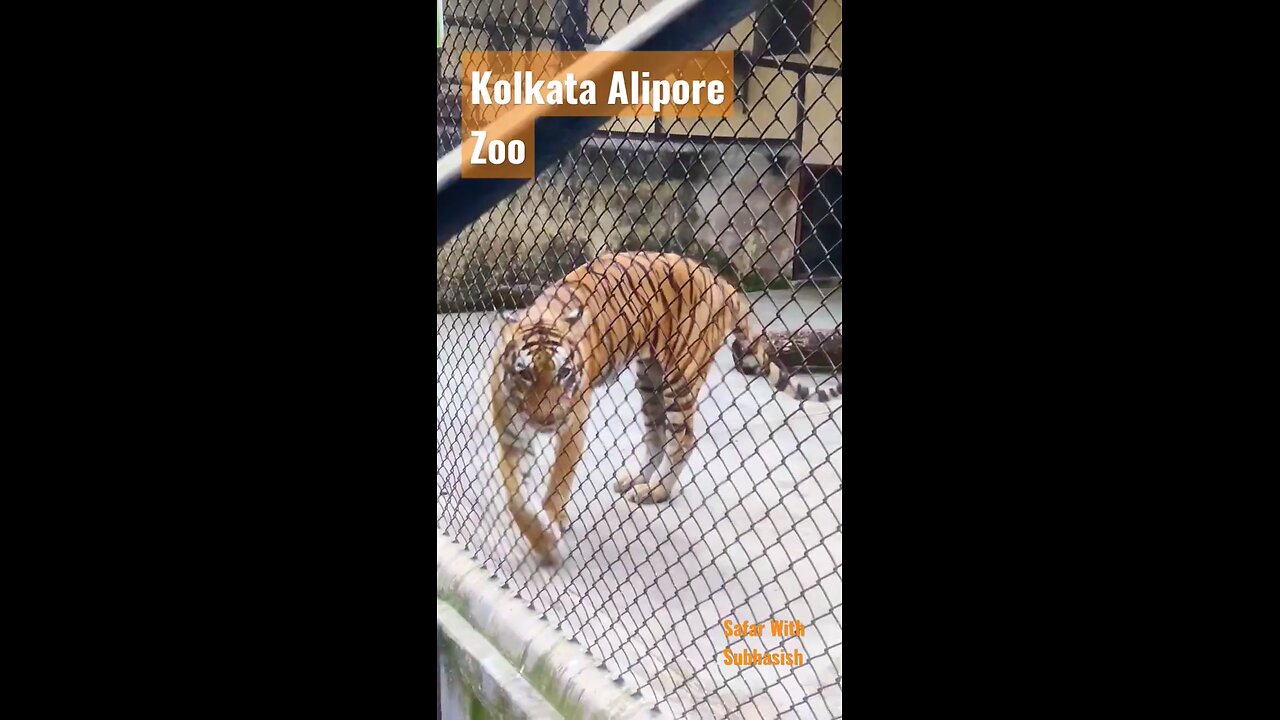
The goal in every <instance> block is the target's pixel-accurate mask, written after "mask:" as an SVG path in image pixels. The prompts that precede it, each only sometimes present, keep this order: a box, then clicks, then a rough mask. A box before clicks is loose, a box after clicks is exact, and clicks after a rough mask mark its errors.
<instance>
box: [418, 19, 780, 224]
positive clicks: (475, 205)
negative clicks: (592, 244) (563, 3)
mask: <svg viewBox="0 0 1280 720" xmlns="http://www.w3.org/2000/svg"><path fill="white" fill-rule="evenodd" d="M761 5H763V0H665V2H663V3H662V4H660V5H658V6H657V7H655V8H654V9H652V10H650V11H648V12H646V13H645V14H644V15H642V16H640V17H639V18H637V19H636V20H634V21H633V22H631V24H629V25H627V27H626V29H624V30H623V31H621V32H619V33H618V34H617V35H615V36H613V37H612V38H610V39H609V40H608V41H606V42H605V43H604V44H602V45H601V46H600V47H599V48H597V49H598V50H602V51H619V50H626V51H639V52H652V51H680V50H686V51H687V50H700V49H702V48H704V47H706V46H707V45H709V44H710V43H712V42H714V41H715V40H716V39H717V38H719V37H720V36H721V35H723V34H724V33H725V32H727V31H728V30H729V29H730V28H731V27H733V25H734V24H736V23H737V22H738V21H739V20H741V19H742V18H744V17H746V16H747V15H748V14H750V13H751V12H752V11H754V10H756V9H758V8H759V7H760V6H761ZM580 62H582V61H580ZM571 70H572V68H571ZM579 76H580V77H583V75H581V74H579ZM544 112H545V110H544V109H542V108H529V112H528V113H527V114H526V116H525V118H526V121H527V122H530V123H534V122H535V121H537V122H536V123H535V125H534V154H535V157H534V174H535V175H537V174H538V173H540V172H542V171H543V170H545V169H546V168H548V167H550V166H551V165H553V164H555V163H557V162H559V160H560V158H561V156H563V155H564V153H566V152H568V151H569V150H570V149H571V148H572V147H573V146H574V145H576V144H577V143H579V142H581V141H582V139H583V138H585V137H587V136H588V135H590V134H591V133H592V131H594V130H595V129H596V128H598V127H600V126H601V125H603V124H604V123H605V122H606V121H608V120H609V118H606V117H557V118H547V117H543V113H544ZM461 180H462V147H461V146H459V147H456V148H454V149H453V151H452V152H450V153H449V154H448V155H445V156H444V157H442V158H440V159H439V160H438V161H436V201H437V203H438V205H437V211H436V247H440V246H442V245H444V244H445V243H447V242H448V241H449V240H450V239H452V238H453V236H455V235H457V234H458V232H459V231H460V230H462V229H463V228H464V227H466V226H467V224H468V223H470V222H472V221H473V220H475V219H476V218H478V217H480V215H482V214H483V213H484V212H485V211H486V210H488V209H489V208H491V207H493V206H494V205H496V204H497V203H498V202H499V201H501V200H502V199H503V198H505V197H507V196H508V195H511V194H512V193H514V192H515V191H516V190H517V189H518V188H519V187H520V186H521V185H523V184H525V183H526V182H528V181H527V180H499V179H472V180H469V181H468V182H466V183H465V184H464V183H462V182H461Z"/></svg>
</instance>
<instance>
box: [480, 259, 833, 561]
mask: <svg viewBox="0 0 1280 720" xmlns="http://www.w3.org/2000/svg"><path fill="white" fill-rule="evenodd" d="M750 315H751V312H750V306H749V304H748V303H747V301H746V299H745V297H743V295H741V294H740V293H738V292H737V291H736V290H735V289H734V288H733V286H731V285H729V284H728V283H727V282H726V281H724V280H723V279H721V278H719V277H717V276H716V274H715V273H714V272H713V271H712V270H710V269H709V268H707V267H706V266H704V265H701V264H699V263H697V262H695V261H693V260H691V259H689V258H685V257H681V256H679V255H673V254H670V253H653V252H634V253H618V254H611V255H602V256H600V257H599V258H597V259H596V260H594V261H592V262H590V263H587V264H586V265H583V266H581V267H579V268H577V269H575V270H574V271H572V272H570V273H569V274H568V275H567V276H565V278H564V279H562V280H560V281H559V282H556V283H554V284H553V285H551V286H550V287H548V288H547V289H546V290H545V291H543V293H542V294H541V295H539V296H538V298H537V299H536V300H535V301H534V302H533V304H531V305H530V306H529V307H528V308H526V309H524V310H521V311H517V312H514V313H511V314H509V315H507V316H506V324H505V326H504V327H503V329H502V336H501V341H500V342H499V344H498V349H497V353H496V357H495V363H494V367H495V370H494V373H493V377H492V382H491V388H490V389H491V392H492V396H493V407H494V421H495V425H496V429H497V431H498V446H499V448H498V450H499V459H498V469H499V472H500V474H501V475H502V483H503V486H504V488H505V490H506V494H507V508H508V510H509V511H510V512H511V515H512V516H513V518H514V520H515V523H516V526H517V527H518V528H519V529H520V532H521V534H522V535H523V536H524V537H525V539H526V540H527V541H528V542H529V544H530V545H531V546H532V548H533V550H534V552H535V553H536V554H537V556H538V558H539V561H540V563H541V564H543V565H558V564H559V562H560V558H559V554H558V552H557V545H558V544H559V541H560V538H561V536H562V535H563V532H564V530H565V529H566V528H567V527H568V517H567V515H566V513H565V504H566V503H567V502H568V499H569V493H570V491H571V489H572V485H573V475H574V470H575V468H576V467H577V465H578V461H579V460H580V459H581V457H582V450H583V444H584V442H585V440H586V438H585V437H584V435H583V432H584V430H583V428H584V426H585V424H586V421H587V411H588V406H589V404H590V400H591V391H592V390H593V389H594V388H597V387H600V386H601V385H604V384H607V383H610V382H612V381H613V380H614V379H615V378H616V377H617V375H618V373H619V372H620V371H621V370H623V369H624V368H626V367H627V366H628V365H631V364H633V363H634V365H635V368H636V388H637V389H638V390H639V391H640V395H641V397H642V399H643V402H642V408H643V413H642V415H643V418H642V419H643V422H644V428H645V435H644V447H645V452H646V456H645V457H644V458H643V465H642V469H641V470H640V473H639V475H633V474H631V473H630V472H628V471H627V470H623V471H622V472H621V473H619V475H618V476H617V478H616V479H615V482H614V489H615V490H617V491H618V492H620V493H625V496H626V498H627V499H628V500H630V501H631V502H635V503H661V502H666V501H668V500H670V499H671V498H672V497H673V496H674V495H675V492H676V487H677V481H678V477H679V475H680V472H681V470H683V469H684V466H685V461H686V459H687V458H688V455H689V452H690V451H691V450H692V449H693V446H694V442H695V439H696V438H695V434H694V424H693V423H694V413H695V409H696V408H697V400H698V392H699V391H700V390H701V389H702V385H703V383H704V382H705V381H706V378H707V372H708V370H709V369H710V368H711V364H712V359H713V358H714V356H715V354H716V352H717V351H718V350H719V349H720V348H721V347H722V346H723V345H724V341H725V339H726V338H727V337H728V336H729V335H730V334H732V335H733V336H734V340H733V342H734V349H735V351H737V352H739V353H740V354H741V356H742V365H743V368H744V369H747V370H752V371H755V372H756V374H759V375H762V376H764V377H767V378H768V381H769V384H770V385H772V386H773V387H774V388H775V389H776V390H778V391H780V392H783V393H785V394H787V395H790V396H791V397H793V398H795V399H797V400H801V401H803V400H814V401H817V402H827V401H828V400H831V399H833V398H835V397H838V396H839V395H840V393H841V391H842V389H843V388H842V386H841V385H839V384H837V386H836V388H835V390H834V391H833V392H828V391H825V390H818V391H816V392H814V391H813V390H812V389H811V388H809V387H807V386H804V385H799V384H796V383H793V382H792V381H791V377H790V374H789V372H788V371H787V369H786V368H784V367H783V366H782V365H780V364H779V363H778V362H777V361H776V359H775V358H774V355H773V351H772V349H771V346H770V345H769V343H768V342H762V337H761V331H760V330H758V329H755V328H754V327H753V325H752V323H751V322H750ZM761 369H763V370H764V372H760V370H761ZM538 433H556V435H557V443H556V444H557V448H556V456H555V463H554V465H553V466H552V468H551V476H550V478H549V480H550V481H549V483H548V485H547V492H546V497H545V500H544V501H543V510H542V512H541V513H539V514H538V517H536V518H535V517H533V516H531V515H530V514H529V513H528V512H527V511H526V510H525V508H524V503H523V501H522V500H521V497H520V480H519V477H518V476H517V467H518V464H519V462H520V459H521V458H522V457H523V456H524V455H525V454H526V453H527V452H528V451H529V449H530V446H531V442H532V440H533V438H534V436H535V435H537V434H538ZM669 435H674V437H670V436H669ZM664 457H667V458H668V459H669V461H670V466H669V469H668V471H667V472H666V473H665V474H663V475H662V476H661V477H660V478H659V477H658V470H659V466H660V465H661V463H662V460H663V458H664Z"/></svg>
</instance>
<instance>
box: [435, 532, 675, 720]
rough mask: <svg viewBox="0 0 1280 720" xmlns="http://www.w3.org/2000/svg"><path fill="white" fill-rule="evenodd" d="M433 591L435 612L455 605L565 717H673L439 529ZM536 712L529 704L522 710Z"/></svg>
mask: <svg viewBox="0 0 1280 720" xmlns="http://www.w3.org/2000/svg"><path fill="white" fill-rule="evenodd" d="M436 597H437V603H436V604H437V618H439V617H441V610H440V608H441V606H444V605H446V604H447V607H452V608H453V609H454V610H456V612H457V615H458V616H459V617H460V618H462V619H463V620H465V621H466V622H467V623H468V624H469V625H470V626H471V628H472V629H473V630H474V631H476V632H478V633H479V635H480V636H482V637H483V638H484V640H485V641H486V642H487V643H490V644H491V645H492V647H494V648H495V649H496V650H497V652H498V653H499V654H500V655H501V656H502V657H503V658H505V660H506V661H507V662H509V663H510V665H511V666H513V668H514V669H515V671H516V672H517V673H518V674H519V675H520V677H521V678H523V679H524V680H525V681H526V682H527V683H528V684H529V685H531V686H532V687H533V688H534V689H536V690H537V692H538V693H540V694H541V696H542V698H543V699H544V700H545V701H546V702H547V703H549V704H550V706H551V707H553V708H555V710H556V711H557V712H559V713H560V715H562V716H563V717H565V718H570V719H572V720H578V719H583V720H587V719H590V720H597V719H598V720H615V719H616V720H641V719H643V720H657V719H658V718H667V717H669V716H668V715H665V714H662V713H659V712H657V711H656V710H654V709H653V707H652V705H650V704H648V703H646V702H644V701H643V700H641V699H640V698H638V697H636V696H634V695H632V694H631V693H628V692H627V691H626V690H624V689H623V688H622V687H621V686H619V685H618V684H616V683H614V682H613V681H612V680H611V679H609V676H608V675H606V674H605V673H603V672H601V671H600V669H599V668H598V667H597V663H596V661H595V660H593V659H592V658H591V657H590V656H589V655H588V654H587V653H585V652H583V650H582V649H581V648H580V647H579V646H578V645H576V644H574V643H572V642H570V641H569V640H566V639H565V638H564V636H563V635H561V634H560V632H559V631H558V630H556V629H555V628H554V627H552V626H551V624H550V623H548V622H547V621H546V620H543V619H542V618H541V617H539V616H538V615H537V614H535V613H534V612H533V611H532V610H530V609H528V608H527V607H525V606H524V605H523V604H522V603H520V602H519V601H518V600H517V599H516V598H515V597H514V596H513V595H512V594H511V593H510V592H509V591H508V590H506V589H504V588H502V587H499V586H498V584H497V583H496V582H494V581H493V577H492V573H490V572H489V571H488V570H486V569H485V568H483V567H481V566H480V564H479V563H477V562H476V561H475V560H473V559H472V558H471V556H470V555H469V554H467V552H466V551H465V550H463V549H462V547H461V546H460V545H458V544H457V543H456V542H454V541H453V540H451V539H449V538H448V537H447V536H445V535H443V534H441V533H440V532H439V531H438V530H437V531H436ZM445 614H446V615H447V613H445ZM439 623H440V620H439V619H437V624H439ZM496 672H499V673H500V672H501V670H500V669H499V670H497V671H496ZM518 694H519V693H518V691H517V692H514V693H510V694H509V695H510V696H511V697H512V698H513V701H518V699H519V698H518ZM536 710H537V708H535V707H533V706H529V707H527V708H525V709H524V710H523V711H525V712H533V711H536ZM529 717H539V716H536V715H529Z"/></svg>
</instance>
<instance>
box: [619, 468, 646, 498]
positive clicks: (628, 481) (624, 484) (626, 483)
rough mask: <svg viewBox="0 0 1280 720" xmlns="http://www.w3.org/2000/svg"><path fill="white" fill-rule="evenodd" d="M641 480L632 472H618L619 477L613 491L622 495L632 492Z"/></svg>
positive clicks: (623, 470) (624, 470)
mask: <svg viewBox="0 0 1280 720" xmlns="http://www.w3.org/2000/svg"><path fill="white" fill-rule="evenodd" d="M638 482H640V479H639V478H637V477H636V476H635V475H633V474H632V472H631V471H630V470H627V469H626V468H623V469H622V470H620V471H619V472H618V475H617V477H616V478H615V479H614V481H613V489H614V490H617V491H618V492H620V493H624V492H626V491H628V490H630V489H631V488H632V487H633V486H634V485H635V484H636V483H638Z"/></svg>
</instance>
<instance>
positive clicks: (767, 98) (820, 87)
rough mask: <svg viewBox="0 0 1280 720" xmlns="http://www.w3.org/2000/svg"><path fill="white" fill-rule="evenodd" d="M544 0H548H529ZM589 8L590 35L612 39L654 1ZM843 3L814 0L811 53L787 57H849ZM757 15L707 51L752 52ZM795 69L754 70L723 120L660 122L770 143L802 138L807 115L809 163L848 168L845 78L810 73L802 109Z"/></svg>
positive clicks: (618, 125) (806, 61)
mask: <svg viewBox="0 0 1280 720" xmlns="http://www.w3.org/2000/svg"><path fill="white" fill-rule="evenodd" d="M532 1H533V2H540V1H545V0H532ZM589 3H590V4H589V5H588V9H587V11H588V13H589V16H590V17H591V19H592V26H591V29H592V32H594V33H595V34H596V35H597V36H600V37H608V36H609V35H612V34H614V33H616V32H617V31H618V30H621V29H622V28H623V27H625V26H626V24H627V23H628V22H629V21H630V20H631V19H633V18H634V17H636V16H638V15H639V14H640V13H641V12H642V11H643V9H645V8H650V7H653V6H655V5H656V4H657V0H589ZM841 6H842V3H841V2H838V1H837V0H815V8H814V13H813V27H812V28H811V30H810V50H811V51H810V52H809V53H807V57H806V56H805V54H802V53H796V54H794V55H791V56H790V57H788V58H786V60H787V61H789V62H792V63H795V64H797V65H816V66H822V67H840V66H841V65H842V64H843V56H844V40H843V35H844V32H843V31H844V26H843V23H842V19H841ZM754 22H755V20H754V17H749V18H746V19H744V20H743V21H742V22H739V23H738V24H737V25H735V26H734V27H733V28H732V29H731V30H730V31H729V32H728V33H727V34H726V35H724V36H723V37H721V38H720V39H719V40H717V41H716V42H715V43H713V44H712V45H711V46H709V47H708V48H707V49H708V50H720V51H725V50H740V51H745V52H748V53H750V52H752V51H753V49H754V48H753V44H754V39H753V37H752V27H753V25H754ZM799 77H800V76H799V74H798V73H796V72H795V71H793V70H788V69H777V68H769V67H755V68H753V70H752V72H751V76H750V77H749V78H747V81H746V96H745V98H742V99H741V101H740V102H738V103H736V104H735V107H734V115H733V116H732V117H729V118H724V119H723V120H721V119H718V118H716V119H712V118H708V119H686V118H681V119H676V120H665V121H663V127H664V128H666V129H669V130H670V131H671V132H676V133H684V134H689V135H701V136H713V137H722V138H730V137H737V138H749V139H766V140H787V139H797V132H796V128H797V121H799V120H800V119H801V116H802V117H803V131H802V132H800V133H798V135H799V136H800V137H799V140H800V145H801V148H800V149H801V155H802V156H803V157H804V158H805V162H808V163H815V164H823V165H827V164H833V165H843V160H844V156H843V148H842V146H841V131H842V129H843V125H844V117H843V112H840V110H841V109H842V108H843V100H844V97H843V90H844V79H843V78H839V77H832V76H830V75H825V74H822V75H820V74H817V73H812V74H808V75H807V76H806V79H805V88H804V90H805V92H804V95H805V104H804V105H805V106H804V108H803V113H801V112H800V110H801V108H800V107H799V103H798V102H797V101H796V98H795V96H794V95H795V94H794V92H793V89H794V88H795V86H796V85H797V84H798V83H799ZM651 123H652V121H651V120H637V119H634V118H628V119H621V120H616V121H613V122H612V123H610V124H609V125H607V126H606V129H608V130H613V131H626V130H629V131H631V132H643V131H644V130H645V129H646V128H647V127H648V126H649V125H650V124H651Z"/></svg>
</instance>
